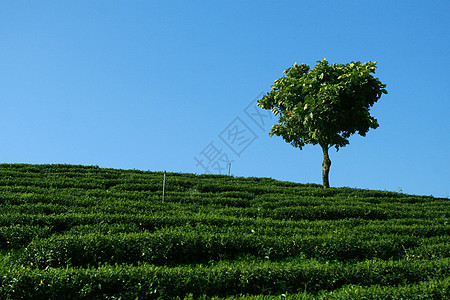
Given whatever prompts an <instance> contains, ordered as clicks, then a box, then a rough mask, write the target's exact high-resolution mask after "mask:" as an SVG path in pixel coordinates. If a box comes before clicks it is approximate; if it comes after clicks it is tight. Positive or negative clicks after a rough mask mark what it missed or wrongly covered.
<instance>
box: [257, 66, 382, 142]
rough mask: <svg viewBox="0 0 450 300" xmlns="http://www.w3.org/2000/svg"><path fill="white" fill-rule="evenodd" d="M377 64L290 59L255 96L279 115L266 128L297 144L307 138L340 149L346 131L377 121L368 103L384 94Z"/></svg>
mask: <svg viewBox="0 0 450 300" xmlns="http://www.w3.org/2000/svg"><path fill="white" fill-rule="evenodd" d="M375 68H376V62H367V63H361V62H351V63H348V64H329V63H328V62H327V61H326V60H325V59H322V60H321V61H318V62H317V65H316V66H314V68H313V69H312V70H310V68H309V66H308V65H306V64H300V65H299V64H294V65H293V66H292V67H290V68H288V69H287V70H285V71H284V74H285V75H284V76H283V77H281V78H280V79H278V80H275V83H274V85H273V86H272V88H271V91H270V92H269V93H267V95H265V96H263V97H262V99H260V100H258V105H259V106H260V107H261V108H263V109H270V110H272V112H273V113H274V114H275V115H276V116H279V120H278V123H277V124H275V125H274V126H273V127H272V130H271V132H270V134H271V135H278V136H281V137H283V139H284V140H285V141H286V142H289V143H291V144H292V145H293V146H295V147H298V148H300V149H301V148H302V147H303V146H304V145H305V144H309V143H311V144H313V145H315V144H320V145H328V146H335V147H336V148H337V149H339V147H343V146H345V145H347V144H348V138H349V137H350V135H352V134H354V133H356V132H358V134H360V135H362V136H365V135H366V133H367V131H368V130H369V129H370V128H373V129H375V128H377V127H378V122H377V120H376V119H375V118H373V117H371V116H370V114H369V108H370V107H371V106H372V105H373V104H374V103H375V102H377V100H378V99H379V98H380V97H381V95H382V94H383V93H384V94H387V92H386V90H385V89H384V88H385V87H386V85H385V84H382V83H381V82H380V80H379V79H378V78H375V77H373V76H372V75H371V73H375Z"/></svg>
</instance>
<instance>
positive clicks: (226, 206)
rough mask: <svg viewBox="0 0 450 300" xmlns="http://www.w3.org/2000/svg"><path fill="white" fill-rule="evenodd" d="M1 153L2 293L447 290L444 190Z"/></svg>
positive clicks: (132, 295) (343, 295)
mask: <svg viewBox="0 0 450 300" xmlns="http://www.w3.org/2000/svg"><path fill="white" fill-rule="evenodd" d="M161 189H162V173H158V172H142V171H136V170H128V171H127V170H115V169H101V168H97V167H86V166H70V165H19V164H13V165H6V164H4V165H0V203H1V206H0V298H2V299H67V298H70V299H136V298H139V299H158V298H160V299H234V298H242V299H285V298H287V299H348V298H352V299H377V298H387V299H397V298H401V297H403V298H408V299H409V298H411V299H420V297H422V298H427V299H433V298H435V299H442V298H446V297H447V298H448V290H449V280H448V278H449V275H450V261H449V259H450V224H449V223H448V218H449V212H450V211H449V209H448V208H449V205H448V204H449V199H447V198H433V197H426V196H415V195H405V194H399V193H393V192H387V191H372V190H358V189H350V188H330V189H326V190H324V189H321V188H320V186H318V185H313V184H296V183H288V182H279V181H276V180H273V179H269V178H236V177H230V176H204V175H202V176H196V175H193V174H179V173H168V174H167V175H166V199H165V202H164V203H163V202H162V201H161V196H162V192H161Z"/></svg>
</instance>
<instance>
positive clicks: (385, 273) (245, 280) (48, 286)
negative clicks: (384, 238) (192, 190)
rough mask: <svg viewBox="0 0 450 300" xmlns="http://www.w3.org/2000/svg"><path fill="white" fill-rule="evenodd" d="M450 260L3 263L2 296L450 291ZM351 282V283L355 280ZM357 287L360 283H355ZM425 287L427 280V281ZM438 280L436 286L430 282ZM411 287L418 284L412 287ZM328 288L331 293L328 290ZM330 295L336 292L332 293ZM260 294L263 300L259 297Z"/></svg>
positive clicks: (169, 296)
mask: <svg viewBox="0 0 450 300" xmlns="http://www.w3.org/2000/svg"><path fill="white" fill-rule="evenodd" d="M449 275H450V265H449V260H448V259H442V260H435V261H422V262H420V263H417V262H416V261H405V260H402V261H380V260H370V261H364V262H360V263H356V264H343V263H330V264H322V263H318V262H315V261H303V262H300V263H295V262H291V263H290V264H283V263H274V262H253V263H251V262H244V263H242V262H238V263H232V262H231V263H230V262H222V263H218V264H215V265H211V266H205V265H189V266H181V267H167V266H162V267H157V266H153V265H146V264H143V265H141V266H130V265H115V266H111V265H102V266H99V267H98V268H95V269H94V268H87V269H79V268H59V269H53V268H48V269H46V270H38V269H27V268H3V269H1V270H0V297H2V298H12V299H62V298H64V299H67V297H68V295H70V296H71V297H72V298H75V299H81V298H84V299H86V298H89V299H94V298H95V299H100V298H101V299H108V298H109V299H112V298H115V299H118V298H119V297H122V298H124V299H134V298H137V297H139V298H140V299H176V297H180V298H184V297H186V296H187V295H189V294H191V295H192V297H191V298H197V297H200V296H202V295H206V296H208V297H212V296H218V297H227V296H236V295H240V294H242V295H269V294H272V295H281V294H286V293H287V294H288V295H289V294H296V293H304V292H307V293H319V292H320V291H324V290H326V291H336V294H335V295H337V296H339V295H341V296H342V295H345V294H346V293H347V294H350V295H352V294H353V295H358V294H360V295H364V294H366V295H367V294H370V292H371V291H374V292H377V291H378V294H386V293H389V289H391V288H392V287H395V286H397V285H403V286H404V288H403V289H399V290H390V291H391V294H392V295H395V292H396V291H397V294H398V295H399V294H400V293H405V290H408V286H407V285H412V284H416V283H417V284H419V285H418V287H420V286H424V284H422V285H421V283H420V282H422V281H428V282H429V286H430V285H431V286H430V288H429V289H428V290H433V291H434V292H436V294H439V293H440V294H442V293H448V292H444V291H443V290H441V289H442V288H445V287H448V281H447V280H448V277H449ZM349 284H350V285H352V286H348V285H349ZM356 285H357V287H356ZM425 286H426V284H425ZM432 286H434V287H433V288H431V287H432ZM411 289H413V288H412V287H411ZM322 293H324V292H322ZM326 293H327V294H326V295H327V296H332V294H333V293H329V292H326ZM257 299H258V298H257Z"/></svg>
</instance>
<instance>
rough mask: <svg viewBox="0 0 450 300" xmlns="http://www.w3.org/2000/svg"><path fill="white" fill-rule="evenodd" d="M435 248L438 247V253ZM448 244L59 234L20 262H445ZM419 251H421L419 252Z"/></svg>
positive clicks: (357, 238) (370, 238) (181, 231)
mask: <svg viewBox="0 0 450 300" xmlns="http://www.w3.org/2000/svg"><path fill="white" fill-rule="evenodd" d="M236 231H237V230H236ZM433 245H439V246H435V247H434V248H433ZM446 245H447V246H446ZM448 245H450V237H448V236H444V237H435V238H427V239H423V238H417V237H413V236H400V235H388V234H378V235H373V234H370V233H369V234H365V233H357V234H355V233H354V234H348V235H341V234H339V235H335V234H326V235H320V236H291V237H289V236H266V235H257V234H246V233H241V234H237V233H236V232H228V233H215V232H205V231H203V230H201V229H199V228H191V229H190V228H188V227H182V228H175V229H174V228H168V229H166V230H161V231H157V232H153V233H151V232H142V233H123V232H120V230H118V231H117V233H116V234H114V235H111V234H98V233H93V234H85V235H69V234H67V235H54V236H51V237H49V238H46V239H39V240H34V241H32V242H31V243H30V244H29V245H28V246H27V247H26V248H25V249H24V251H23V253H22V256H21V259H20V262H21V263H22V264H23V265H25V266H34V267H39V268H45V267H63V266H67V265H72V266H95V265H97V264H98V263H112V264H114V263H134V264H136V263H138V262H148V263H152V264H157V265H170V264H186V263H205V262H208V261H211V260H222V259H235V258H236V257H240V256H244V255H252V256H256V257H260V258H266V259H272V260H280V259H284V258H288V257H298V256H306V257H308V258H317V259H321V260H324V261H327V260H341V261H346V260H348V261H353V260H364V259H371V258H380V259H390V258H401V257H404V256H405V255H406V253H407V251H409V253H410V255H414V254H415V255H416V256H417V257H419V256H420V257H426V258H436V257H437V258H441V257H448V255H449V247H450V246H448ZM417 247H422V248H420V249H419V250H416V251H415V250H414V248H417ZM414 251H415V252H414Z"/></svg>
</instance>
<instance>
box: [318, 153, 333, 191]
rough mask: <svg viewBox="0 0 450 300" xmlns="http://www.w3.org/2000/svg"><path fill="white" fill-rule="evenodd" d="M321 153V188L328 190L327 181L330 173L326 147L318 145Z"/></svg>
mask: <svg viewBox="0 0 450 300" xmlns="http://www.w3.org/2000/svg"><path fill="white" fill-rule="evenodd" d="M320 146H321V147H322V151H323V163H322V182H323V187H324V188H325V189H326V188H329V187H330V182H329V181H328V174H329V173H330V166H331V160H330V157H329V156H328V145H320Z"/></svg>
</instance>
